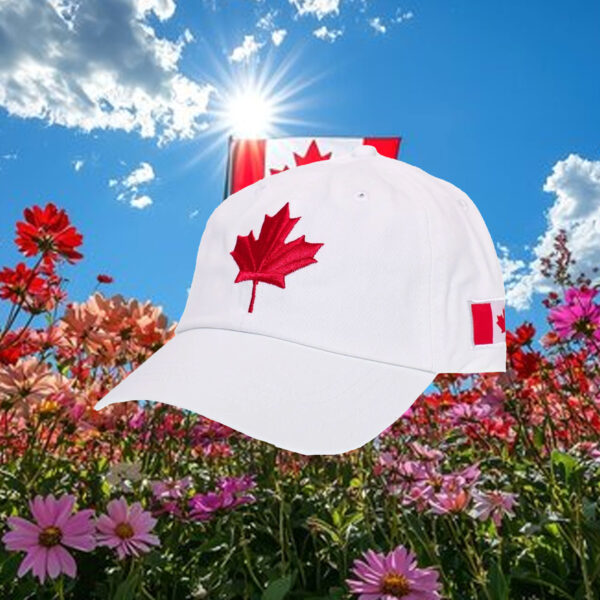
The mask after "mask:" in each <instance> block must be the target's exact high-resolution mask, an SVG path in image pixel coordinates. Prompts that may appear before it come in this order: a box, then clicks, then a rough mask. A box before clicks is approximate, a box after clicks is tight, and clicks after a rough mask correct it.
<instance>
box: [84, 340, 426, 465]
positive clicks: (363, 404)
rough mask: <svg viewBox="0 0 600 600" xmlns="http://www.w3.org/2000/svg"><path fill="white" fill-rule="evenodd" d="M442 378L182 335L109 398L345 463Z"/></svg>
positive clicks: (307, 351)
mask: <svg viewBox="0 0 600 600" xmlns="http://www.w3.org/2000/svg"><path fill="white" fill-rule="evenodd" d="M434 377H435V373H433V372H430V371H422V370H418V369H409V368H404V367H398V366H394V365H389V364H384V363H380V362H375V361H370V360H362V359H359V358H354V357H350V356H344V355H341V354H336V353H333V352H327V351H324V350H318V349H314V348H309V347H307V346H303V345H300V344H296V343H293V342H287V341H282V340H279V339H275V338H271V337H267V336H263V335H257V334H252V333H242V332H237V331H229V330H223V329H193V330H187V331H184V332H182V333H179V334H177V335H176V336H175V337H174V338H173V339H172V340H170V341H169V342H168V343H167V344H165V346H163V347H162V348H161V349H160V350H159V351H158V352H156V353H155V354H153V355H152V356H151V357H150V358H149V359H148V360H147V361H146V362H144V363H143V364H142V365H141V366H140V367H139V368H137V369H136V370H135V371H133V372H132V373H131V374H130V375H128V377H127V378H126V379H125V380H123V381H122V382H121V383H120V384H119V385H117V386H116V387H115V388H114V389H113V390H111V391H110V392H109V393H108V394H107V395H106V396H105V397H104V398H102V400H100V402H98V403H97V404H96V406H95V408H96V410H99V409H101V408H104V407H105V406H108V405H109V404H114V403H117V402H125V401H127V400H153V401H157V402H163V403H166V404H171V405H173V406H177V407H180V408H184V409H188V410H191V411H194V412H196V413H199V414H201V415H204V416H205V417H208V418H209V419H212V420H214V421H218V422H220V423H223V424H224V425H228V426H229V427H232V428H234V429H237V430H238V431H240V432H242V433H245V434H247V435H249V436H252V437H254V438H257V439H259V440H263V441H265V442H269V443H271V444H275V445H276V446H279V447H280V448H285V449H286V450H292V451H294V452H301V453H302V454H338V453H341V452H347V451H349V450H353V449H355V448H358V447H360V446H362V445H363V444H365V443H367V442H368V441H370V440H372V439H373V438H374V437H376V436H377V435H378V434H380V433H381V432H382V431H383V430H384V429H385V428H387V427H388V426H389V425H391V424H392V423H393V422H394V421H395V420H396V419H398V418H399V417H400V416H401V415H402V414H403V413H404V412H405V411H406V410H407V409H408V408H409V407H410V405H411V404H412V403H413V402H414V401H415V400H416V399H417V397H418V396H419V395H420V394H421V392H423V391H424V390H425V388H426V387H427V386H428V385H429V384H430V383H431V381H432V380H433V378H434Z"/></svg>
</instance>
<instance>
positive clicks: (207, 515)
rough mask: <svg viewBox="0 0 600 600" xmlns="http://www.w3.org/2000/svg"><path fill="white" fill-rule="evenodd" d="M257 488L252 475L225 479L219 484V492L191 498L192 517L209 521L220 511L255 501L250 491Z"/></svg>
mask: <svg viewBox="0 0 600 600" xmlns="http://www.w3.org/2000/svg"><path fill="white" fill-rule="evenodd" d="M255 486H256V483H255V482H254V478H253V477H252V476H251V475H242V476H241V477H223V478H222V479H220V480H219V482H218V490H217V491H212V492H207V493H206V494H196V495H195V496H193V497H192V498H190V502H189V505H190V509H191V510H190V516H191V517H192V518H193V519H196V520H198V521H208V520H209V519H211V518H212V517H213V515H214V513H216V512H217V511H219V510H224V509H233V508H236V507H237V506H241V505H242V504H251V503H252V502H254V501H255V497H254V495H253V494H250V493H248V492H249V490H251V489H253V488H254V487H255Z"/></svg>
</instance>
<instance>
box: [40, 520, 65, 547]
mask: <svg viewBox="0 0 600 600" xmlns="http://www.w3.org/2000/svg"><path fill="white" fill-rule="evenodd" d="M60 540H62V531H61V530H60V529H59V528H58V527H54V525H51V526H50V527H46V529H44V530H42V531H40V534H39V535H38V542H39V543H40V546H44V548H51V547H52V546H56V545H58V544H60Z"/></svg>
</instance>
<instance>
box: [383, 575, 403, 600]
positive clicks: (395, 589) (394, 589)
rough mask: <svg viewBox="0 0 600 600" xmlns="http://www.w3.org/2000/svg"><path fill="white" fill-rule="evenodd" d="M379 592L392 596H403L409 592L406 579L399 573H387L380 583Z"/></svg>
mask: <svg viewBox="0 0 600 600" xmlns="http://www.w3.org/2000/svg"><path fill="white" fill-rule="evenodd" d="M381 592H382V593H383V594H389V595H390V596H394V598H404V596H407V595H408V594H409V592H410V586H409V585H408V580H407V579H406V577H405V576H404V575H401V574H400V573H393V572H392V573H387V574H386V575H385V577H384V578H383V581H382V584H381Z"/></svg>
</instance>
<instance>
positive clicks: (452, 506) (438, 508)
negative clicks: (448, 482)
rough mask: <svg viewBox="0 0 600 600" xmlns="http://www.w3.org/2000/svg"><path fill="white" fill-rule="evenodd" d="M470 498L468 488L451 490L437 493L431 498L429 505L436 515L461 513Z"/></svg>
mask: <svg viewBox="0 0 600 600" xmlns="http://www.w3.org/2000/svg"><path fill="white" fill-rule="evenodd" d="M470 500H471V495H470V494H469V492H468V490H464V489H463V490H450V491H445V492H439V493H438V494H435V495H434V496H433V498H431V499H430V500H429V506H430V507H431V510H432V511H433V512H434V513H435V514H436V515H446V514H448V513H460V512H462V511H464V510H465V509H466V508H467V506H468V505H469V502H470Z"/></svg>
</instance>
